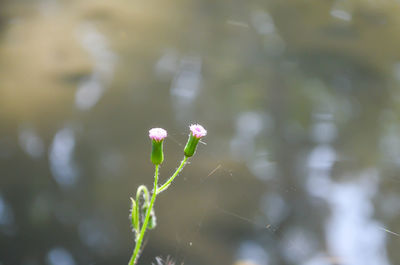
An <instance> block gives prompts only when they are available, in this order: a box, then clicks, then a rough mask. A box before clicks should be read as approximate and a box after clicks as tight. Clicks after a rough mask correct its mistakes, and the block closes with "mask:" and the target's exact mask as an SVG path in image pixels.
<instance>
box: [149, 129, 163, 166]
mask: <svg viewBox="0 0 400 265" xmlns="http://www.w3.org/2000/svg"><path fill="white" fill-rule="evenodd" d="M149 137H150V139H151V140H152V147H151V157H150V159H151V162H152V163H153V164H154V165H160V164H161V163H162V162H163V160H164V153H163V142H164V139H165V137H167V131H166V130H164V129H162V128H153V129H151V130H150V131H149Z"/></svg>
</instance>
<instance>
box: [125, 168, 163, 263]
mask: <svg viewBox="0 0 400 265" xmlns="http://www.w3.org/2000/svg"><path fill="white" fill-rule="evenodd" d="M158 168H159V165H156V167H155V173H154V188H153V195H152V196H151V200H150V205H149V208H148V209H147V212H146V217H145V219H144V222H143V225H142V227H141V229H140V235H139V237H138V238H137V241H136V246H135V249H134V251H133V254H132V257H131V259H130V261H129V263H128V265H134V264H136V262H137V259H138V258H139V256H138V254H139V251H140V247H141V246H142V242H143V237H144V234H145V232H146V230H147V225H148V223H149V219H150V214H151V210H152V209H153V205H154V201H155V200H156V196H157V181H158Z"/></svg>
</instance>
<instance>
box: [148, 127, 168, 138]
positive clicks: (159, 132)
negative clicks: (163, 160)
mask: <svg viewBox="0 0 400 265" xmlns="http://www.w3.org/2000/svg"><path fill="white" fill-rule="evenodd" d="M149 137H150V139H151V140H154V141H162V140H164V138H165V137H167V131H166V130H164V129H163V128H153V129H151V130H150V131H149Z"/></svg>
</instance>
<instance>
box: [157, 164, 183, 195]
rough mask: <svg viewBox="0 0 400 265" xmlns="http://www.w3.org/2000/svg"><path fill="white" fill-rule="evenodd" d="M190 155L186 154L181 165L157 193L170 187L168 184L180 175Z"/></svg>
mask: <svg viewBox="0 0 400 265" xmlns="http://www.w3.org/2000/svg"><path fill="white" fill-rule="evenodd" d="M188 158H189V157H187V156H185V157H184V158H183V160H182V162H181V164H180V165H179V167H178V168H177V170H176V171H175V173H174V174H173V175H172V176H171V177H170V178H169V179H168V180H167V182H165V184H164V185H162V186H161V187H160V188H158V189H157V194H159V193H161V192H163V191H164V190H166V189H167V188H168V186H169V185H170V184H171V182H172V181H173V180H174V179H175V178H176V176H178V174H179V172H181V171H182V169H183V167H184V166H185V165H186V161H187V160H188Z"/></svg>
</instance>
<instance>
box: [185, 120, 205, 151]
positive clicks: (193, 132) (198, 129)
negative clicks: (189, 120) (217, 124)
mask: <svg viewBox="0 0 400 265" xmlns="http://www.w3.org/2000/svg"><path fill="white" fill-rule="evenodd" d="M206 135H207V131H206V130H205V129H204V128H203V126H201V125H199V124H192V125H190V134H189V139H188V141H187V143H186V146H185V149H184V152H185V156H187V157H191V156H193V155H194V153H195V152H196V147H197V144H198V143H199V141H200V139H201V137H204V136H206Z"/></svg>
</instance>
